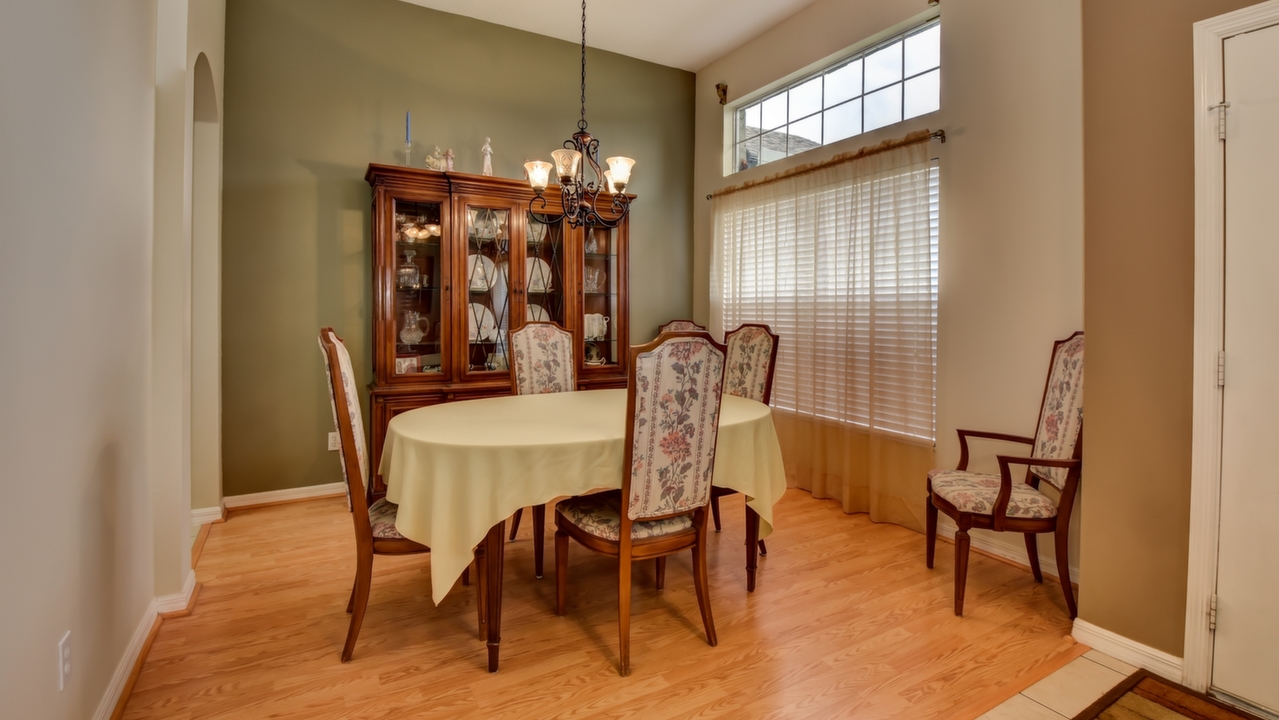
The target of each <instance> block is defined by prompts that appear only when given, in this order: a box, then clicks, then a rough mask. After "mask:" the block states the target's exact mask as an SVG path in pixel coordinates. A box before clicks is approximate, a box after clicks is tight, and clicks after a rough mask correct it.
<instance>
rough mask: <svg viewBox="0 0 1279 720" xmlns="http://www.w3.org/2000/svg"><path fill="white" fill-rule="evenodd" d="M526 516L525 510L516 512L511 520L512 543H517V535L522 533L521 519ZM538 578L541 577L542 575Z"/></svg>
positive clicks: (521, 509)
mask: <svg viewBox="0 0 1279 720" xmlns="http://www.w3.org/2000/svg"><path fill="white" fill-rule="evenodd" d="M523 516H524V508H520V509H519V510H516V511H515V517H513V518H511V537H510V538H509V539H510V541H511V542H515V533H517V532H519V531H520V518H521V517H523ZM538 577H541V576H540V575H539V576H538Z"/></svg>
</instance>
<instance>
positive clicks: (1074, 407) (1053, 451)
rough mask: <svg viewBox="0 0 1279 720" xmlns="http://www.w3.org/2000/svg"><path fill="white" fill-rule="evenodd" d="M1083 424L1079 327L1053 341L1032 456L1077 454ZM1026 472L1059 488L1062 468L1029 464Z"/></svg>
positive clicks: (1063, 477)
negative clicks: (1028, 469)
mask: <svg viewBox="0 0 1279 720" xmlns="http://www.w3.org/2000/svg"><path fill="white" fill-rule="evenodd" d="M1083 427H1084V334H1083V332H1082V331H1080V332H1077V333H1075V334H1074V335H1071V336H1070V337H1068V338H1066V339H1065V340H1058V341H1057V342H1055V343H1054V344H1053V355H1052V364H1051V365H1049V366H1048V382H1047V384H1046V385H1045V387H1044V402H1043V404H1042V405H1041V406H1040V408H1039V426H1038V427H1036V428H1035V444H1034V446H1033V448H1034V450H1033V457H1041V458H1050V459H1053V460H1068V459H1070V458H1077V457H1079V456H1080V451H1081V450H1082V445H1080V443H1079V435H1080V432H1081V431H1082V430H1083ZM1030 472H1031V473H1032V474H1033V475H1034V476H1035V477H1037V478H1039V479H1040V480H1043V481H1045V482H1047V483H1048V484H1050V485H1052V486H1053V487H1055V488H1057V489H1058V490H1061V489H1062V487H1063V486H1064V485H1065V483H1066V475H1067V472H1068V471H1067V470H1066V468H1050V467H1042V466H1032V467H1031V468H1030Z"/></svg>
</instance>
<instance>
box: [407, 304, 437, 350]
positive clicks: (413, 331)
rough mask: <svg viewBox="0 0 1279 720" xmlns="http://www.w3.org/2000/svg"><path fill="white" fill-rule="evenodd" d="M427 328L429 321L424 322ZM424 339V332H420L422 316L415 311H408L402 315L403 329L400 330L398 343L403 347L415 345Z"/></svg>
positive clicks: (429, 324)
mask: <svg viewBox="0 0 1279 720" xmlns="http://www.w3.org/2000/svg"><path fill="white" fill-rule="evenodd" d="M426 325H427V327H428V328H429V327H430V326H431V321H430V320H428V321H426ZM424 337H426V332H424V331H423V330H422V314H421V313H419V312H418V311H416V310H409V311H407V312H405V313H404V329H403V330H400V341H401V342H403V343H404V344H405V345H417V344H418V343H420V342H422V338H424Z"/></svg>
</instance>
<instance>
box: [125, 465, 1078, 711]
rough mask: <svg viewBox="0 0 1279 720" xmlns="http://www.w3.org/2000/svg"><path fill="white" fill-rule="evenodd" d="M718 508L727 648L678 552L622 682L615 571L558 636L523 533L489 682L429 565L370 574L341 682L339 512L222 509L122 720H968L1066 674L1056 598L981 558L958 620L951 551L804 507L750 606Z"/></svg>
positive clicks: (343, 546) (737, 505) (773, 551)
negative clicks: (186, 597) (184, 612)
mask: <svg viewBox="0 0 1279 720" xmlns="http://www.w3.org/2000/svg"><path fill="white" fill-rule="evenodd" d="M920 501H921V502H923V499H922V497H921V500H920ZM722 502H723V517H724V532H723V533H722V534H718V535H715V534H712V537H711V540H710V576H711V600H712V603H713V606H714V613H715V622H716V629H717V631H718V634H719V646H718V647H710V646H708V645H707V644H706V642H705V639H704V636H703V633H702V629H701V620H700V617H699V615H698V611H697V600H696V597H695V595H694V591H693V579H692V573H691V567H690V560H691V558H690V557H688V556H687V555H688V554H687V553H685V554H682V555H680V556H678V557H672V558H671V559H670V562H669V565H668V569H667V575H666V589H665V590H663V591H661V592H659V591H657V590H655V589H654V588H653V566H652V563H640V564H636V567H635V585H634V597H633V603H634V604H633V609H632V613H633V615H632V617H633V620H632V626H631V662H632V674H631V676H630V677H626V678H623V677H619V676H618V674H617V651H616V648H617V590H616V582H617V581H616V573H617V570H616V561H614V560H610V559H609V558H605V557H603V556H599V555H595V554H594V553H589V552H587V551H585V550H582V549H581V548H576V547H575V548H572V549H571V551H570V558H569V563H570V565H569V567H570V575H569V605H568V614H567V616H565V617H563V618H557V617H556V616H555V614H554V603H555V580H554V578H553V577H552V573H550V572H548V573H547V576H546V578H544V579H542V580H536V579H535V578H534V577H533V553H532V543H531V542H530V541H529V537H530V536H529V533H530V528H529V527H528V526H529V525H531V523H526V524H525V527H523V528H521V535H520V538H519V539H518V540H517V541H516V542H514V543H512V544H509V545H508V546H507V557H506V582H505V605H504V608H503V637H502V670H501V671H500V672H498V673H496V674H489V673H488V672H486V669H485V668H486V652H485V646H484V643H483V642H481V641H480V640H479V638H478V635H477V627H476V619H475V602H476V597H475V588H474V587H473V586H472V587H463V586H462V585H461V584H460V583H459V584H458V585H457V586H456V587H454V588H453V591H452V592H451V593H450V594H449V596H448V597H447V598H446V599H445V601H444V603H443V604H442V605H441V606H439V607H433V606H432V604H431V600H430V587H429V583H430V580H429V573H428V568H429V563H430V561H431V560H430V555H419V556H410V557H405V558H387V557H378V558H377V559H376V560H375V561H374V568H373V591H372V594H371V597H370V600H369V610H368V615H367V616H366V618H365V621H364V628H363V630H362V632H361V634H360V639H359V643H358V644H357V646H356V649H355V657H354V659H353V660H352V661H351V662H350V663H349V664H342V663H341V662H339V660H338V654H339V652H340V651H341V648H342V642H343V640H344V639H345V634H346V628H347V618H348V616H347V615H346V613H345V612H344V610H345V607H346V601H347V598H348V597H349V595H350V591H351V582H352V579H353V577H354V547H355V541H354V537H353V535H352V530H351V520H350V516H349V515H348V514H347V512H346V505H345V502H344V500H343V499H341V498H336V499H324V500H316V501H311V502H305V503H294V504H288V505H280V506H275V507H260V508H255V509H249V510H241V511H235V512H233V513H232V514H231V515H230V516H229V517H228V519H227V521H226V522H225V523H221V524H217V525H214V526H212V527H211V529H210V532H209V537H208V541H207V543H206V545H205V547H204V550H203V553H202V555H201V558H200V565H199V567H198V568H197V570H196V575H197V578H198V579H199V581H200V582H201V583H202V590H201V593H200V597H199V602H198V603H197V605H196V606H195V609H194V612H192V613H191V615H189V616H187V617H180V618H173V619H169V620H166V621H165V622H164V624H163V625H162V627H161V628H160V631H159V635H158V636H157V637H156V640H155V642H154V644H153V646H152V647H151V651H150V654H149V656H148V657H147V660H146V663H145V665H144V666H143V668H142V672H141V674H140V676H139V677H138V681H137V684H136V686H135V688H134V690H133V695H132V697H131V698H130V700H129V703H128V705H127V707H126V709H125V713H124V717H125V718H131V719H135V720H136V719H141V718H166V719H168V720H183V719H186V718H200V719H201V720H206V719H212V718H299V719H300V718H307V719H308V720H313V719H317V718H370V719H371V718H397V719H398V718H434V717H448V718H471V717H474V718H505V717H509V718H543V717H595V716H603V715H610V716H617V715H623V714H624V715H626V716H630V715H635V716H640V715H642V716H644V717H645V718H690V717H718V716H726V715H731V716H733V717H734V718H746V717H785V718H804V717H814V718H831V717H856V718H912V719H914V718H921V719H923V718H947V719H949V718H959V720H964V718H972V717H975V716H976V715H979V714H981V713H982V712H984V711H985V710H987V709H989V708H990V707H993V706H994V705H996V704H998V702H999V701H1000V700H1001V699H1002V698H1003V697H1008V696H1012V695H1013V694H1015V693H1016V692H1018V691H1019V690H1021V689H1022V687H1017V686H1016V684H1017V678H1018V677H1024V676H1027V674H1034V672H1035V669H1036V668H1041V667H1044V666H1047V665H1050V664H1053V663H1057V664H1061V663H1064V662H1065V661H1066V660H1068V659H1069V657H1073V656H1074V654H1077V653H1072V652H1071V648H1070V644H1069V641H1068V640H1063V638H1065V636H1067V635H1068V634H1069V632H1070V621H1069V619H1068V618H1067V616H1066V610H1065V601H1064V599H1063V598H1062V597H1061V588H1060V587H1058V586H1056V585H1052V584H1043V585H1037V584H1035V583H1034V581H1033V580H1032V579H1031V577H1030V575H1029V573H1028V572H1026V571H1023V570H1020V569H1018V568H1015V567H1011V566H1009V565H1007V564H1005V563H1002V562H997V561H995V560H992V559H990V558H987V557H984V556H981V555H977V554H974V556H973V557H972V561H971V564H970V567H969V577H968V596H967V597H968V600H967V606H966V609H965V613H966V614H965V617H963V618H957V617H955V616H954V614H953V612H952V596H951V587H952V582H953V578H952V570H951V566H952V563H953V555H952V553H953V546H952V545H950V544H947V543H939V544H938V546H937V569H936V570H928V569H927V568H925V567H924V538H923V536H922V535H920V534H918V533H915V532H912V531H910V530H906V529H904V528H901V527H898V526H895V525H887V524H875V523H872V522H870V520H869V519H868V517H867V516H866V515H845V514H844V513H843V512H842V511H841V510H840V508H839V506H838V505H837V504H836V503H834V502H831V501H824V500H814V499H813V498H812V497H811V496H809V495H808V494H807V493H805V492H803V491H798V490H790V491H788V492H787V494H786V496H785V497H784V498H783V499H782V501H781V503H780V505H779V507H778V511H777V517H778V518H779V519H780V520H779V524H780V527H779V528H778V530H777V532H776V533H774V534H773V535H772V536H770V537H769V538H768V549H769V555H768V557H765V558H761V560H760V568H759V586H758V589H757V590H756V591H755V592H754V593H753V594H749V595H748V594H747V592H746V588H745V582H746V571H745V567H744V565H745V553H744V550H743V547H742V543H743V541H744V537H745V533H744V528H743V524H744V523H743V515H744V513H743V510H742V499H741V496H740V495H738V496H730V497H726V498H723V499H722ZM553 528H554V524H553V523H547V532H548V536H549V535H550V533H551V532H552V531H553ZM547 544H548V545H550V544H552V538H551V537H548V538H547ZM1026 684H1029V683H1028V682H1027V683H1026ZM1001 693H1002V694H1001ZM622 710H625V712H624V713H622V712H621V711H622Z"/></svg>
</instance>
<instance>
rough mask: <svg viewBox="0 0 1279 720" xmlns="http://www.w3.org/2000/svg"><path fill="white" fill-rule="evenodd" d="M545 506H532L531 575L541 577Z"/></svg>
mask: <svg viewBox="0 0 1279 720" xmlns="http://www.w3.org/2000/svg"><path fill="white" fill-rule="evenodd" d="M545 536H546V506H545V505H534V506H533V574H534V575H537V577H538V578H541V577H542V559H543V557H544V556H545V554H546V537H545Z"/></svg>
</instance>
